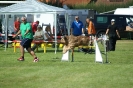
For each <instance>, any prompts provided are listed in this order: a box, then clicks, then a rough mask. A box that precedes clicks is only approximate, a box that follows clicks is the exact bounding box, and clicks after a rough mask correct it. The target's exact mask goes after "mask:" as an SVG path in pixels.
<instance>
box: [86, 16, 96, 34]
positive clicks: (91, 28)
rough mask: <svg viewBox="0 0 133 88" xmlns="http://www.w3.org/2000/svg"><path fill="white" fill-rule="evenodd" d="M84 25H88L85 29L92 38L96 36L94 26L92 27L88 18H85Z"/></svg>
mask: <svg viewBox="0 0 133 88" xmlns="http://www.w3.org/2000/svg"><path fill="white" fill-rule="evenodd" d="M86 23H87V24H88V28H87V30H88V34H89V35H93V36H94V35H95V34H96V30H95V26H94V24H93V22H92V21H91V19H90V18H87V19H86Z"/></svg>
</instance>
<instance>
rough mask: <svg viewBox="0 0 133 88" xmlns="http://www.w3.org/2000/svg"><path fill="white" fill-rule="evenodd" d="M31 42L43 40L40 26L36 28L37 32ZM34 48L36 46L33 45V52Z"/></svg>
mask: <svg viewBox="0 0 133 88" xmlns="http://www.w3.org/2000/svg"><path fill="white" fill-rule="evenodd" d="M33 40H34V41H39V40H40V41H41V40H44V31H43V30H42V27H41V26H40V25H38V26H37V31H36V32H35V35H34V39H33ZM36 48H37V44H35V43H34V45H33V46H32V48H31V49H32V50H33V51H34V50H35V49H36Z"/></svg>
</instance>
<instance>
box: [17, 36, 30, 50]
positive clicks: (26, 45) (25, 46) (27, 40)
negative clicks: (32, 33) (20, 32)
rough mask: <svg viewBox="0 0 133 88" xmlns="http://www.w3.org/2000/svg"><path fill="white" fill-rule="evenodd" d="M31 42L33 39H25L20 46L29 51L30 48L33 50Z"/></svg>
mask: <svg viewBox="0 0 133 88" xmlns="http://www.w3.org/2000/svg"><path fill="white" fill-rule="evenodd" d="M31 42H32V39H28V38H25V39H22V41H21V43H20V45H21V46H23V47H24V48H26V49H28V48H31Z"/></svg>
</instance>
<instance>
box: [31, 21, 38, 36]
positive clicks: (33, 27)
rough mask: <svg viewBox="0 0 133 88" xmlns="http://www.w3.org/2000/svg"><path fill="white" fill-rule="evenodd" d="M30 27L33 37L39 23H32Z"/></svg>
mask: <svg viewBox="0 0 133 88" xmlns="http://www.w3.org/2000/svg"><path fill="white" fill-rule="evenodd" d="M31 25H32V31H33V35H34V34H35V32H36V31H37V26H38V25H39V21H36V22H33V23H32V24H31Z"/></svg>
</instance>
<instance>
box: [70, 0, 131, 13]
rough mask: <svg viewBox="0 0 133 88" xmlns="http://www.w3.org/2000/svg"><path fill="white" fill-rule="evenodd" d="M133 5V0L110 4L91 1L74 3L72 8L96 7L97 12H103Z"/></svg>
mask: <svg viewBox="0 0 133 88" xmlns="http://www.w3.org/2000/svg"><path fill="white" fill-rule="evenodd" d="M132 5H133V0H130V1H129V2H127V3H122V4H110V5H106V4H104V3H101V4H98V5H97V4H95V3H89V4H87V5H86V4H80V5H79V4H77V5H73V6H72V8H73V9H94V10H96V11H97V12H99V13H101V12H106V11H111V10H115V9H116V8H127V7H129V6H132Z"/></svg>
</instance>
